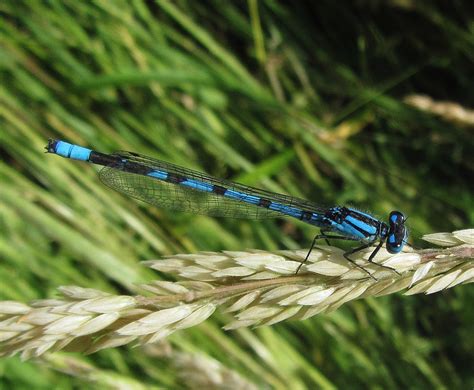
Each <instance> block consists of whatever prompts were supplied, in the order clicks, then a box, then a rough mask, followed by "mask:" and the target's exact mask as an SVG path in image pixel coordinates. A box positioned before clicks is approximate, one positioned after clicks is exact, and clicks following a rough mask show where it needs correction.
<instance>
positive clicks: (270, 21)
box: [0, 0, 474, 389]
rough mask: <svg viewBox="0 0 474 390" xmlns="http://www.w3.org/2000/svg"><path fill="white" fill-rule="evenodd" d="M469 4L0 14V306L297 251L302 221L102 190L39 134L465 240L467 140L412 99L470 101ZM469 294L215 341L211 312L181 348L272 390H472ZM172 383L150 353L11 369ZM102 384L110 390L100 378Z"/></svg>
mask: <svg viewBox="0 0 474 390" xmlns="http://www.w3.org/2000/svg"><path fill="white" fill-rule="evenodd" d="M473 14H474V13H473V7H472V3H471V2H469V1H453V2H444V1H422V2H418V1H416V2H415V1H410V0H406V1H402V0H399V1H397V0H392V1H388V0H387V1H382V0H360V1H341V2H339V1H330V0H322V1H317V2H314V1H299V2H278V1H275V0H261V1H257V0H249V1H243V0H237V1H220V0H213V1H212V0H209V1H190V0H189V1H183V0H180V1H175V2H169V1H165V0H156V1H143V0H133V1H125V0H108V1H107V0H101V1H99V0H97V1H72V0H68V1H14V0H4V1H2V2H0V18H1V19H0V77H1V78H0V81H1V82H0V137H1V139H0V153H1V156H2V159H1V161H0V186H1V187H0V281H1V282H0V283H1V285H0V299H11V300H19V301H25V302H26V301H29V300H33V299H39V298H46V297H52V296H54V295H55V289H56V287H57V286H59V285H79V286H83V287H93V288H98V289H103V290H106V291H109V292H117V293H122V294H127V293H134V292H135V291H136V288H135V287H134V284H135V283H137V282H144V281H149V280H152V279H153V278H159V277H166V276H165V275H157V274H156V273H154V272H152V271H150V270H148V269H146V268H145V267H143V266H141V265H140V264H139V261H140V260H149V259H156V258H159V257H160V256H163V255H169V254H174V253H190V252H196V251H199V250H222V249H227V250H242V249H246V248H260V249H268V250H276V249H286V248H300V247H307V246H308V245H309V243H310V241H311V239H312V236H313V235H314V234H315V230H314V229H313V228H311V227H310V226H305V225H304V224H301V223H298V222H295V221H292V220H280V221H239V220H225V219H222V220H219V219H212V218H209V217H205V216H193V215H188V214H179V213H170V212H166V211H163V210H159V209H156V208H153V207H150V206H148V205H146V204H143V203H140V202H137V201H133V200H131V199H128V198H126V197H124V196H121V195H120V194H118V193H115V192H114V191H112V190H109V189H108V188H106V187H104V186H103V185H102V184H101V183H100V181H99V180H98V178H97V176H96V170H97V169H96V167H93V166H89V165H86V164H84V163H77V162H72V161H68V160H65V159H61V158H58V157H56V156H53V155H47V154H44V153H43V151H44V150H43V148H44V145H45V144H46V142H47V139H48V138H49V137H51V138H62V139H65V140H68V141H70V142H73V143H78V144H81V145H84V146H87V147H90V148H94V149H97V150H99V151H103V152H112V151H115V150H118V149H122V150H131V151H138V152H141V153H144V154H147V155H150V156H153V157H156V158H160V159H164V160H167V161H170V162H173V163H177V164H181V165H184V166H186V167H191V168H194V169H198V170H202V171H206V172H208V173H210V174H213V175H215V176H218V177H226V178H230V179H233V180H237V181H239V182H242V183H245V184H248V185H255V186H259V187H262V188H266V189H269V190H272V191H278V192H284V193H288V194H291V195H295V196H300V197H304V198H307V199H310V200H314V201H316V202H318V203H322V204H328V205H333V204H350V205H353V206H356V207H360V208H361V209H363V210H370V211H371V212H373V213H374V214H376V215H379V216H381V217H382V218H385V216H386V215H388V212H389V211H390V210H392V209H400V210H402V211H403V212H405V213H406V214H407V215H409V221H408V224H409V226H410V228H411V235H412V238H413V240H414V243H415V245H422V243H421V242H420V241H419V237H420V235H421V234H423V233H431V232H438V231H452V230H456V229H461V228H467V227H472V225H473V221H474V207H473V198H472V194H473V171H474V162H473V155H474V141H473V129H472V128H468V127H463V126H460V125H456V124H453V123H450V122H446V121H443V120H442V119H440V118H439V117H437V116H434V115H431V114H429V113H423V112H421V111H418V110H416V109H414V108H411V107H409V106H407V105H406V104H404V103H403V97H405V96H406V95H408V94H411V93H420V94H426V95H428V96H430V97H431V98H433V99H436V100H451V101H454V102H457V103H459V104H462V105H464V106H466V107H472V106H473V105H474V104H473V103H474V88H473V83H472V76H473V60H474V18H473ZM473 300H474V290H473V288H472V286H460V287H457V288H455V289H453V290H449V291H445V292H442V293H438V294H435V295H432V296H412V297H405V296H403V295H401V294H397V295H395V296H390V297H383V298H378V299H366V300H363V301H357V302H353V303H351V304H348V305H346V306H345V307H343V308H341V309H340V310H338V311H337V312H335V313H332V314H330V315H320V316H317V317H314V318H312V319H309V320H306V321H302V322H286V323H283V324H280V325H277V326H273V327H265V328H259V329H242V330H238V331H232V332H224V331H223V330H221V329H220V327H221V326H222V325H223V324H224V323H225V322H226V321H227V320H228V319H229V318H228V317H227V316H226V315H224V314H222V313H218V314H216V315H214V316H213V318H212V319H210V320H209V321H207V322H206V323H205V324H202V325H201V326H198V327H196V328H194V329H190V330H186V331H182V332H180V333H178V334H176V335H174V336H172V337H171V338H170V341H171V343H172V346H173V348H174V349H175V350H176V351H185V352H196V351H199V352H201V353H204V354H207V355H209V356H212V357H214V358H216V359H217V360H219V361H220V362H221V363H222V364H223V365H225V366H227V367H229V368H231V369H234V370H236V371H238V372H239V373H241V374H242V375H243V376H245V377H247V378H248V379H249V380H250V381H252V382H254V383H255V384H256V385H257V386H259V387H261V388H277V389H305V388H308V389H314V388H328V389H329V388H372V389H382V388H383V389H387V388H411V389H423V388H446V389H448V388H449V389H454V388H472V387H473V385H474V373H473V371H472V367H473V363H474V359H473V357H474V356H473V354H474V352H473V351H474V342H473V340H474V337H473V328H472V324H473V323H474V313H473V309H472V307H473V305H472V302H473ZM71 357H74V358H75V359H78V360H80V361H82V360H83V361H87V362H89V363H90V364H92V365H93V366H94V367H95V369H96V370H97V371H96V372H97V373H101V375H102V374H103V375H104V377H106V378H114V377H115V376H117V377H120V378H122V379H124V380H125V379H126V380H129V381H130V383H131V384H133V383H135V384H137V385H138V384H142V385H145V386H157V387H160V386H163V387H166V388H180V387H181V386H182V383H180V382H179V381H178V379H177V372H176V371H175V370H173V369H172V368H171V366H170V364H169V361H168V360H167V359H166V358H157V357H151V356H149V355H147V354H145V353H144V351H143V350H142V349H140V348H127V347H124V348H118V349H115V350H108V351H103V352H100V353H97V354H94V355H92V356H87V357H84V356H80V355H74V354H59V355H58V356H57V359H55V360H54V361H52V362H50V363H49V364H44V363H41V362H21V361H20V359H19V358H18V357H13V358H3V359H1V360H0V382H1V388H5V389H7V388H8V389H10V388H18V389H21V388H38V389H41V388H45V389H46V388H51V386H54V387H56V388H62V389H69V388H84V387H93V388H103V387H109V386H110V384H109V385H107V384H106V381H105V380H101V379H96V380H95V381H94V380H92V381H91V382H90V381H89V380H90V379H91V377H88V376H87V375H85V376H84V375H82V376H81V375H67V374H65V373H61V372H60V371H58V370H60V369H61V367H62V364H64V359H66V358H71ZM97 378H102V377H101V376H98V377H97Z"/></svg>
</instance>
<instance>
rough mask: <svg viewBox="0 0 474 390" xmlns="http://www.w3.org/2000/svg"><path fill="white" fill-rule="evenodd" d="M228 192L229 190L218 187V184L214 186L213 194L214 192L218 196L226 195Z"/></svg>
mask: <svg viewBox="0 0 474 390" xmlns="http://www.w3.org/2000/svg"><path fill="white" fill-rule="evenodd" d="M226 191H227V188H225V187H222V186H218V185H217V184H214V186H213V187H212V192H214V193H215V194H217V195H224V194H225V192H226Z"/></svg>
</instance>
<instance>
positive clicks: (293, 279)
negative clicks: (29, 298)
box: [0, 229, 474, 358]
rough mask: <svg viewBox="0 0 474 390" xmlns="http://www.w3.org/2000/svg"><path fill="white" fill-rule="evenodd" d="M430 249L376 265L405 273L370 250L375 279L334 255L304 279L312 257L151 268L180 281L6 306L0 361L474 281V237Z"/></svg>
mask: <svg viewBox="0 0 474 390" xmlns="http://www.w3.org/2000/svg"><path fill="white" fill-rule="evenodd" d="M424 239H425V240H426V241H428V242H431V243H432V244H435V245H438V246H442V247H444V248H439V247H437V248H433V249H425V250H411V249H407V251H406V252H404V253H400V254H397V255H390V254H388V253H387V252H386V251H382V250H381V251H380V252H379V254H378V255H377V256H376V258H375V259H374V260H375V262H376V263H378V264H383V265H385V266H389V267H391V268H393V269H394V270H396V271H397V272H398V273H396V272H394V271H390V270H387V269H386V268H382V267H380V266H379V265H377V264H371V263H368V262H367V259H368V256H369V255H370V253H371V252H372V249H371V248H369V249H368V250H366V251H364V252H360V253H358V254H357V258H356V261H357V263H358V264H359V265H360V266H361V267H363V268H364V269H366V270H367V271H368V272H369V273H370V274H371V275H372V276H373V277H374V278H371V277H368V275H367V274H366V273H365V272H363V271H361V270H360V269H358V268H357V267H355V266H354V265H352V264H351V263H349V262H348V261H346V260H345V259H344V257H343V251H342V250H341V249H339V248H337V247H333V246H318V247H317V248H315V249H314V250H313V252H312V254H311V256H310V258H309V261H308V262H307V263H306V264H305V265H304V266H303V267H302V268H301V271H300V272H299V273H298V274H297V275H295V271H296V269H297V267H298V265H299V264H300V263H301V262H302V261H303V259H304V258H305V256H306V253H307V250H296V251H290V250H285V251H278V252H275V253H269V252H264V251H256V250H254V251H241V252H222V253H215V252H203V253H199V254H188V255H176V256H172V257H168V258H166V259H162V260H152V261H147V262H145V264H146V265H147V266H149V267H151V268H153V269H156V270H158V271H161V272H165V273H169V274H172V275H174V276H175V277H176V278H178V279H179V281H177V282H167V281H159V280H157V281H153V282H150V283H148V284H144V285H142V286H141V287H142V288H143V289H144V290H145V291H147V292H148V294H147V295H146V296H145V295H138V296H116V295H112V294H108V293H104V292H102V291H98V290H93V289H85V288H80V287H71V286H66V287H61V288H60V289H59V290H60V292H61V294H62V295H63V297H62V298H61V299H46V300H38V301H34V302H31V303H30V304H28V305H26V304H23V303H19V302H13V301H3V302H0V355H2V356H4V355H12V354H15V353H21V355H22V357H23V358H29V357H34V356H39V355H42V354H43V353H45V352H47V351H58V350H69V351H81V352H84V353H92V352H95V351H98V350H100V349H104V348H111V347H116V346H119V345H124V344H128V343H132V342H134V343H136V344H140V345H143V344H149V343H155V342H157V341H159V340H161V339H163V338H165V337H167V336H169V335H170V334H172V333H174V332H175V331H177V330H179V329H185V328H189V327H192V326H195V325H197V324H199V323H201V322H203V321H204V320H205V319H207V318H208V317H209V316H211V314H212V313H213V312H214V310H215V309H216V308H217V307H221V308H223V309H224V310H226V311H227V312H229V313H231V314H232V316H233V317H234V320H233V321H232V322H231V323H229V324H227V325H226V326H225V329H235V328H239V327H246V326H263V325H272V324H275V323H277V322H280V321H283V320H287V319H306V318H309V317H312V316H314V315H316V314H318V313H329V312H331V311H333V310H336V309H337V308H338V307H340V306H341V305H343V304H344V303H346V302H349V301H351V300H354V299H361V298H365V297H368V296H381V295H386V294H391V293H394V292H397V291H401V290H406V292H405V294H407V295H412V294H418V293H425V294H432V293H435V292H438V291H441V290H444V289H447V288H451V287H454V286H456V285H458V284H465V283H471V282H473V281H474V262H473V258H474V229H468V230H461V231H456V232H453V233H437V234H430V235H427V236H424Z"/></svg>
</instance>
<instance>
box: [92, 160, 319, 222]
mask: <svg viewBox="0 0 474 390" xmlns="http://www.w3.org/2000/svg"><path fill="white" fill-rule="evenodd" d="M114 156H117V157H120V158H121V159H123V160H125V161H126V162H125V163H124V164H126V163H127V162H131V163H134V164H138V166H139V169H138V171H141V172H139V173H133V172H130V171H129V169H127V168H124V164H115V165H110V166H105V167H104V168H102V169H101V170H100V172H99V177H100V179H101V181H102V182H103V183H104V184H106V185H107V186H109V187H111V188H113V189H114V190H117V191H119V192H121V193H123V194H126V195H128V196H131V197H133V198H137V199H140V200H142V201H145V202H147V203H150V204H152V205H155V206H158V207H161V208H165V209H169V210H176V211H185V212H191V213H193V214H205V215H211V216H216V217H229V218H249V219H263V218H276V217H279V216H280V217H281V216H282V213H280V212H278V211H272V210H269V209H267V208H264V207H259V206H257V205H254V204H249V203H246V202H244V201H240V200H235V199H229V198H226V197H224V196H222V195H219V194H216V193H213V192H205V191H200V190H197V189H193V188H189V187H184V186H183V185H180V184H176V183H172V182H167V181H163V180H159V179H156V178H153V177H150V176H146V175H145V174H143V171H144V170H145V171H146V170H147V169H152V170H156V171H160V172H166V173H170V174H173V175H177V176H179V177H184V178H187V179H192V180H196V181H199V182H202V183H205V184H209V185H213V186H214V185H218V186H221V187H224V188H225V189H231V190H234V191H238V192H239V193H243V194H247V195H252V196H257V197H261V198H264V199H266V200H269V201H271V202H278V203H280V204H284V205H287V206H292V207H296V208H301V209H302V210H307V211H312V212H324V209H322V208H319V207H316V206H315V205H314V204H312V203H310V202H307V201H305V200H303V199H298V198H293V197H290V196H286V195H281V194H277V193H274V192H270V191H265V190H261V189H258V188H253V187H248V186H245V185H242V184H238V183H233V182H230V181H226V180H221V179H217V178H215V177H212V176H209V175H206V174H204V173H200V172H197V171H194V170H191V169H187V168H183V167H180V166H177V165H174V164H170V163H167V162H164V161H160V160H155V159H152V158H150V157H146V156H142V155H140V154H137V153H131V152H117V153H115V154H114ZM143 168H144V170H143Z"/></svg>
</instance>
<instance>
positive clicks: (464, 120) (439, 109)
mask: <svg viewBox="0 0 474 390" xmlns="http://www.w3.org/2000/svg"><path fill="white" fill-rule="evenodd" d="M403 100H404V101H405V103H407V104H409V105H410V106H413V107H416V108H418V109H419V110H421V111H426V112H430V113H432V114H434V115H437V116H439V117H441V118H443V119H444V120H446V121H448V122H454V123H456V124H458V125H461V126H466V127H473V126H474V110H472V109H469V108H465V107H463V106H461V105H460V104H458V103H455V102H443V101H442V102H437V101H435V100H433V99H432V98H430V97H429V96H426V95H408V96H406V97H405V98H404V99H403Z"/></svg>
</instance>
